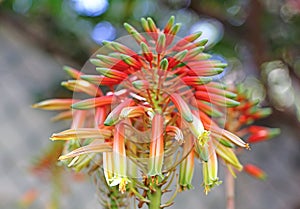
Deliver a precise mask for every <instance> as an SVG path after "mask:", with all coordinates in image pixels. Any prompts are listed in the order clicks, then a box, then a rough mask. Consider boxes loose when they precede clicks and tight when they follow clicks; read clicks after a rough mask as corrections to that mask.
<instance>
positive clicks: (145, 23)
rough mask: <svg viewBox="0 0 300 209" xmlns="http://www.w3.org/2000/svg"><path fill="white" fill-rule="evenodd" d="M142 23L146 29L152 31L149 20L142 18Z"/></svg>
mask: <svg viewBox="0 0 300 209" xmlns="http://www.w3.org/2000/svg"><path fill="white" fill-rule="evenodd" d="M141 24H142V27H143V28H144V31H146V32H150V27H149V24H148V21H147V20H146V19H145V18H141Z"/></svg>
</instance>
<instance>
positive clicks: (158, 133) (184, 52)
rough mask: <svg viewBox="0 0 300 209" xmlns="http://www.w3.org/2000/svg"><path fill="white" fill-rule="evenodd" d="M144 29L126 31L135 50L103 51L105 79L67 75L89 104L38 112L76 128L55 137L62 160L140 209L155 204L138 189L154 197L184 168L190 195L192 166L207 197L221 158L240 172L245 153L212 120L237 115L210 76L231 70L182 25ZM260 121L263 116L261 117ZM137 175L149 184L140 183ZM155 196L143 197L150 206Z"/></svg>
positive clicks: (98, 59) (112, 45)
mask: <svg viewBox="0 0 300 209" xmlns="http://www.w3.org/2000/svg"><path fill="white" fill-rule="evenodd" d="M142 26H143V29H144V30H145V32H144V33H139V32H138V31H137V30H136V29H135V28H134V27H133V26H131V25H129V24H127V23H125V24H124V27H125V29H126V30H127V31H128V33H129V34H130V38H131V39H132V41H134V42H136V43H132V42H131V43H130V44H128V43H126V41H125V42H124V41H123V42H124V43H123V42H122V41H120V42H117V41H116V42H115V41H112V42H104V49H105V50H100V51H99V53H96V55H95V56H93V58H92V59H91V60H90V62H91V63H92V64H93V65H94V71H95V73H99V75H96V74H95V75H89V74H85V73H84V72H79V71H77V70H75V69H73V68H70V67H66V68H65V70H66V72H67V73H68V74H69V75H70V76H71V77H72V79H74V80H70V81H67V82H64V83H63V86H64V87H66V88H67V89H69V90H71V91H74V92H76V94H83V95H85V99H54V100H46V101H44V102H40V103H37V104H35V105H33V106H34V107H36V108H41V109H47V110H62V111H64V112H62V113H61V114H60V115H58V116H57V117H55V120H63V119H73V121H74V123H73V124H74V125H72V126H71V128H70V129H68V130H65V131H62V132H60V133H57V134H53V136H52V137H51V139H52V140H63V141H68V142H67V143H65V149H64V151H63V153H62V156H61V157H60V160H63V161H64V162H66V163H67V165H68V166H69V167H73V168H74V169H76V170H81V169H87V170H88V171H90V172H92V171H94V170H97V169H98V170H99V169H100V170H102V172H103V176H104V179H105V180H106V182H107V184H108V186H109V187H112V188H113V187H114V186H117V185H118V186H119V191H120V192H121V193H124V192H126V191H128V190H130V191H131V193H132V194H135V195H136V197H137V198H138V199H139V200H140V204H141V205H142V204H143V203H147V204H151V203H150V202H151V201H149V200H147V199H145V198H146V196H147V195H146V196H142V195H141V194H138V189H137V188H135V186H136V185H140V186H141V185H143V186H142V188H143V187H145V186H149V185H153V188H154V189H153V191H154V190H155V191H158V190H159V189H160V187H161V185H163V183H165V182H166V181H167V180H166V179H168V177H169V174H170V173H175V172H176V169H177V168H178V167H180V177H179V183H178V184H179V185H180V186H181V189H185V188H188V189H189V188H191V180H192V176H193V172H194V160H195V159H194V158H198V159H200V160H201V161H202V164H203V176H204V178H203V179H204V187H205V191H206V192H208V191H209V189H211V188H212V187H213V186H214V185H217V184H219V181H218V177H217V170H218V164H217V161H218V160H217V156H218V157H219V158H221V159H223V160H224V161H225V162H226V163H228V164H230V165H232V166H233V167H235V168H236V169H238V170H241V169H242V165H241V164H240V163H239V161H238V159H237V158H236V155H235V154H234V151H233V147H234V146H240V147H242V148H247V144H246V143H245V142H243V141H242V140H241V139H240V138H239V137H238V136H237V135H235V134H233V133H231V132H230V130H229V131H227V130H224V131H223V130H222V129H221V128H220V127H219V126H218V124H217V123H216V122H214V121H213V120H212V119H211V117H216V116H218V117H221V116H223V115H224V114H223V113H222V111H221V108H222V107H236V106H238V105H239V102H238V101H236V100H235V96H236V94H235V93H232V92H230V91H228V90H225V87H224V85H222V84H220V83H218V82H215V81H212V77H211V76H212V75H217V74H219V73H221V72H222V71H223V69H224V68H225V67H226V64H224V63H222V62H220V61H217V60H212V59H211V58H210V55H208V54H206V53H204V52H203V50H204V48H205V44H206V42H207V40H200V41H198V40H199V37H200V36H201V33H195V34H191V35H188V36H186V37H184V38H180V39H179V38H178V37H176V34H177V32H178V31H179V29H180V24H175V23H174V17H171V18H170V20H169V21H168V23H167V24H166V26H165V28H164V29H162V30H160V29H159V28H157V27H156V25H155V23H154V22H153V20H152V19H151V18H147V19H144V18H142ZM102 86H106V87H107V88H103V89H102ZM100 87H101V88H100ZM87 96H88V98H87ZM80 98H83V97H80ZM71 111H73V115H72V116H73V117H72V118H70V112H71ZM83 113H84V114H83ZM259 114H260V115H263V113H257V115H256V117H258V115H259ZM187 140H188V141H187ZM69 141H72V143H69ZM225 144H227V145H228V146H225ZM233 144H234V145H233ZM229 145H232V146H229ZM99 153H103V155H100V154H99ZM133 165H134V166H133ZM127 167H130V168H135V169H137V171H128V170H129V169H127ZM91 168H94V169H91ZM95 168H96V169H95ZM133 174H134V175H136V176H132V175H133ZM139 174H142V175H141V177H143V178H144V180H143V181H139V180H138V178H137V177H138V176H137V175H139ZM149 179H151V180H149ZM156 183H157V184H156ZM151 187H152V186H151ZM150 190H151V188H150ZM150 190H145V191H146V192H145V194H148V196H147V198H150V199H151V198H152V197H153V193H151V192H150ZM151 191H152V190H151ZM161 207H162V208H163V207H164V206H161Z"/></svg>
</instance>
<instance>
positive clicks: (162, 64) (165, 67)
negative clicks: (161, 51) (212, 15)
mask: <svg viewBox="0 0 300 209" xmlns="http://www.w3.org/2000/svg"><path fill="white" fill-rule="evenodd" d="M168 67H169V62H168V60H167V59H166V58H164V59H162V60H161V62H160V69H162V70H168Z"/></svg>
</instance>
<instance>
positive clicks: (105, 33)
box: [91, 21, 116, 44]
mask: <svg viewBox="0 0 300 209" xmlns="http://www.w3.org/2000/svg"><path fill="white" fill-rule="evenodd" d="M91 37H92V39H93V40H94V41H95V42H96V43H97V44H101V43H102V41H104V40H106V41H111V40H113V39H115V38H116V29H115V27H114V26H113V25H112V24H110V23H109V22H106V21H103V22H100V23H98V24H97V25H96V26H95V27H94V29H93V31H92V33H91Z"/></svg>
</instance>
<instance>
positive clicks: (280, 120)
mask: <svg viewBox="0 0 300 209" xmlns="http://www.w3.org/2000/svg"><path fill="white" fill-rule="evenodd" d="M171 15H174V16H175V17H176V22H180V23H182V29H181V32H180V33H179V36H184V35H188V34H190V33H193V32H196V31H202V32H203V35H202V38H208V39H209V42H208V44H207V49H206V50H207V52H209V53H211V54H213V55H214V56H215V57H218V59H222V60H226V62H228V68H227V70H226V73H227V75H224V77H223V78H222V79H226V80H227V82H233V81H238V82H242V83H244V85H245V86H246V87H247V88H249V89H251V90H252V91H253V94H252V97H253V98H255V99H260V101H261V105H262V106H270V107H272V108H273V114H272V115H271V116H270V117H268V118H266V119H264V120H262V121H259V123H258V124H260V125H266V126H269V127H279V128H281V135H280V136H278V137H276V138H274V139H272V140H271V141H268V142H263V143H260V144H258V145H253V147H252V150H251V151H250V152H246V153H245V154H244V155H242V156H241V162H252V163H255V164H256V165H259V166H260V167H262V168H263V169H264V170H265V171H266V172H267V174H268V179H267V180H266V181H263V182H262V181H259V180H256V179H253V178H251V177H250V176H248V175H247V174H244V173H242V174H240V175H239V176H238V179H237V184H236V188H237V191H236V204H237V209H250V208H251V209H265V208H272V209H300V199H299V197H300V121H299V120H300V94H299V92H300V0H160V1H159V0H0V72H1V77H0V78H1V79H0V92H1V95H2V97H1V100H0V120H1V126H0V132H1V140H0V185H1V187H0V208H3V209H4V208H5V209H6V208H7V209H14V208H47V209H50V208H51V209H54V208H61V209H69V208H72V209H77V208H78V209H82V208H88V209H90V208H101V207H100V206H99V205H98V197H97V195H96V194H95V188H94V187H93V185H92V182H91V181H89V180H87V181H82V178H84V177H82V176H76V175H73V174H72V175H65V174H63V176H60V177H59V178H56V177H55V176H49V175H43V174H40V173H38V174H37V173H36V172H33V171H32V170H33V169H32V165H33V164H34V163H35V161H36V158H37V157H39V156H41V155H42V153H44V152H47V151H49V150H47V148H46V147H48V146H50V144H51V142H49V140H48V138H49V136H50V135H51V133H53V132H57V131H59V130H63V129H64V128H66V124H63V123H59V124H54V123H50V122H49V118H50V117H51V116H53V115H52V114H51V113H49V112H42V111H38V110H33V109H31V108H30V105H31V104H33V103H35V102H37V101H40V100H42V99H47V98H51V97H64V96H66V95H70V93H69V92H67V91H65V90H64V89H63V88H62V87H60V82H61V81H62V80H64V79H66V78H67V77H66V75H65V74H64V73H63V71H62V66H63V65H70V66H73V67H75V68H78V69H81V66H83V64H84V63H85V62H86V60H87V59H88V58H89V57H90V56H91V55H92V54H93V53H94V52H95V51H96V50H97V49H98V48H99V47H101V43H102V41H103V40H114V39H116V38H117V37H121V36H123V35H126V31H125V30H124V28H123V23H124V22H128V23H130V24H132V25H133V26H135V27H136V28H138V29H139V30H141V27H140V25H139V21H140V18H141V17H148V16H150V17H152V18H153V19H154V20H155V21H156V23H157V25H158V26H159V27H163V26H164V24H165V23H166V21H167V20H168V18H169V17H170V16H171ZM55 172H57V173H59V172H61V171H60V170H58V171H55ZM223 172H224V171H223V169H222V168H221V179H222V174H223ZM200 174H201V169H200V166H198V169H197V171H196V174H195V178H194V180H195V188H194V190H191V191H188V192H185V193H180V194H179V195H178V198H177V200H176V203H175V206H173V207H172V208H174V209H176V208H177V209H179V208H183V207H184V208H201V209H219V208H220V209H221V208H225V195H224V185H221V186H219V187H218V188H216V189H214V190H213V191H212V192H211V193H210V194H209V195H208V196H205V195H204V194H203V191H202V188H201V186H200V185H201V179H200V178H197V176H200Z"/></svg>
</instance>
